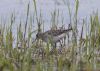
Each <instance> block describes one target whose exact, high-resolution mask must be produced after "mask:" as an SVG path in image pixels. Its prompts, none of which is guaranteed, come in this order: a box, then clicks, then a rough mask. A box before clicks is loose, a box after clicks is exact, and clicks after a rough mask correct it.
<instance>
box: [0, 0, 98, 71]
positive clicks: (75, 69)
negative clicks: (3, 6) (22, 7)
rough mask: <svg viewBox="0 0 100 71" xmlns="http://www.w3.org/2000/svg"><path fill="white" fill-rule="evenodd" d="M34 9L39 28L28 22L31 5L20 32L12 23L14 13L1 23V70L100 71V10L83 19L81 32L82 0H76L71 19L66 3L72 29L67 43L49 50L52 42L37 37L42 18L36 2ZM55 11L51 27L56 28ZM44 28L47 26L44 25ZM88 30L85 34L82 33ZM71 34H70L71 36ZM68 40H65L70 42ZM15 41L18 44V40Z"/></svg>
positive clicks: (40, 30)
mask: <svg viewBox="0 0 100 71" xmlns="http://www.w3.org/2000/svg"><path fill="white" fill-rule="evenodd" d="M33 2H34V9H35V15H36V21H37V22H36V23H37V26H38V29H37V30H33V27H32V22H30V23H28V20H29V19H28V15H29V4H28V9H27V18H26V22H25V25H24V26H25V28H24V29H25V30H23V27H22V26H23V25H22V23H21V22H20V24H19V26H17V29H16V30H17V33H15V34H17V35H16V36H17V37H15V36H14V35H13V34H14V33H13V32H12V31H13V29H12V28H13V25H14V22H15V19H16V17H15V15H14V14H12V15H11V23H10V25H9V26H8V25H6V24H0V71H100V22H99V17H98V13H95V14H93V15H91V16H90V20H88V21H89V22H88V23H87V22H86V20H85V19H83V23H82V28H81V30H80V31H81V33H80V34H79V33H78V31H79V30H78V18H77V17H78V16H77V15H78V7H79V1H78V0H75V2H76V6H75V14H74V19H72V14H71V10H70V5H69V3H68V4H67V7H68V11H69V17H70V26H72V27H73V31H72V32H71V34H67V35H68V38H67V40H68V44H67V43H66V46H64V47H63V48H62V52H61V53H59V52H58V49H56V50H54V52H53V53H52V54H51V53H50V47H51V46H50V44H49V43H47V46H44V43H43V42H42V41H41V40H34V39H33V37H32V36H33V34H34V33H35V32H42V31H43V28H41V25H43V21H42V17H41V15H40V17H39V18H38V16H37V14H38V13H37V8H36V7H37V6H36V1H35V0H33ZM55 16H56V12H55V13H54V14H52V19H53V20H52V21H51V22H52V24H53V25H52V27H51V29H55V28H56V29H57V28H58V27H57V24H56V23H55V21H56V17H55ZM62 23H63V22H62ZM44 27H45V26H44ZM84 32H85V35H84V36H83V34H84ZM69 35H70V36H71V37H69ZM67 40H66V41H67ZM15 42H16V43H15Z"/></svg>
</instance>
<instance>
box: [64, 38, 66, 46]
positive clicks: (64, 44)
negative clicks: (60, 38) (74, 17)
mask: <svg viewBox="0 0 100 71" xmlns="http://www.w3.org/2000/svg"><path fill="white" fill-rule="evenodd" d="M65 45H66V36H65V37H64V46H65Z"/></svg>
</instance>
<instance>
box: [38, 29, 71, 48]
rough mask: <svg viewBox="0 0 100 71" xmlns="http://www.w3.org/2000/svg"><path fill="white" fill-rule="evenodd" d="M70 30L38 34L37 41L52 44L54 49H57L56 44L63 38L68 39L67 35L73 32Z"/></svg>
mask: <svg viewBox="0 0 100 71" xmlns="http://www.w3.org/2000/svg"><path fill="white" fill-rule="evenodd" d="M71 30H72V28H70V29H57V30H48V31H46V32H43V33H37V34H36V39H41V40H43V41H44V42H50V43H51V45H52V46H53V47H56V43H57V42H60V40H62V39H63V38H65V37H66V33H67V32H69V31H71Z"/></svg>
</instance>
